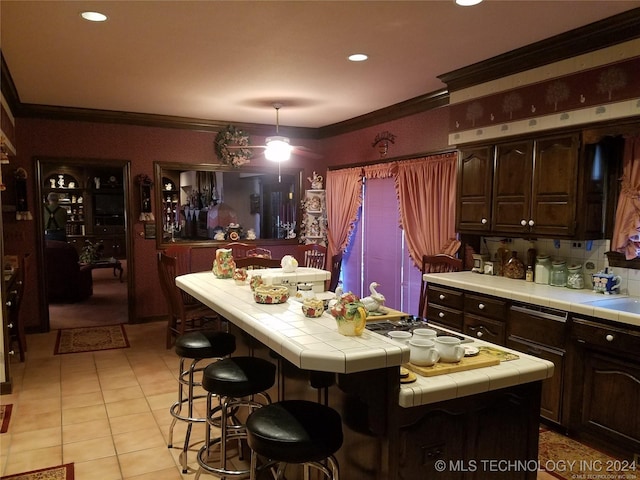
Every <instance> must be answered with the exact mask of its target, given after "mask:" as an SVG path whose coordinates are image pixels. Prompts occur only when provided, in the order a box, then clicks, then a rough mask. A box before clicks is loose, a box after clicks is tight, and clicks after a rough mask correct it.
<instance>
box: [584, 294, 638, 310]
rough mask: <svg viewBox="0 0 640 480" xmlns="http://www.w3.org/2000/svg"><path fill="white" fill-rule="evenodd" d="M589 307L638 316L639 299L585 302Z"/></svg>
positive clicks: (610, 299) (608, 299) (609, 299)
mask: <svg viewBox="0 0 640 480" xmlns="http://www.w3.org/2000/svg"><path fill="white" fill-rule="evenodd" d="M586 303H588V304H589V305H593V306H594V307H600V308H609V309H611V310H618V311H621V312H628V313H637V314H640V299H636V298H626V297H625V298H607V299H605V300H596V301H595V302H586Z"/></svg>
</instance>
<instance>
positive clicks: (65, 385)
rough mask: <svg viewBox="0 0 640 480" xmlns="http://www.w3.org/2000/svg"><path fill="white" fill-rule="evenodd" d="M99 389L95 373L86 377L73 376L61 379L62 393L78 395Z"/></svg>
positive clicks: (64, 394)
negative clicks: (69, 378) (68, 378)
mask: <svg viewBox="0 0 640 480" xmlns="http://www.w3.org/2000/svg"><path fill="white" fill-rule="evenodd" d="M100 390H101V387H100V381H99V380H98V376H97V375H93V376H89V377H87V378H84V379H83V378H73V379H71V380H63V381H62V389H61V391H62V395H63V396H69V395H79V394H82V393H89V392H99V391H100Z"/></svg>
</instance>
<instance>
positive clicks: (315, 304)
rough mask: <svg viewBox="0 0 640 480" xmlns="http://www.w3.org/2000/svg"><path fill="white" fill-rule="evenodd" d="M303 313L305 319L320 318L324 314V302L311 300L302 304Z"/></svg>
mask: <svg viewBox="0 0 640 480" xmlns="http://www.w3.org/2000/svg"><path fill="white" fill-rule="evenodd" d="M302 312H303V313H304V315H305V317H309V318H318V317H321V316H322V314H323V313H324V302H323V301H322V300H316V299H315V298H310V299H307V300H305V301H304V302H302Z"/></svg>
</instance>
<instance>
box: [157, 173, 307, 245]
mask: <svg viewBox="0 0 640 480" xmlns="http://www.w3.org/2000/svg"><path fill="white" fill-rule="evenodd" d="M154 167H155V181H156V185H157V188H155V189H154V190H155V192H156V206H157V209H158V210H157V214H156V239H157V243H158V247H160V246H162V245H165V246H166V245H169V244H171V243H176V242H179V243H201V242H207V243H209V242H233V241H238V240H240V241H252V240H260V241H262V240H277V241H287V240H291V241H297V240H296V238H297V235H298V230H299V219H298V217H299V205H300V198H301V197H300V195H301V193H300V192H301V191H302V169H296V168H281V169H280V172H278V171H277V170H276V169H275V168H274V167H256V166H246V167H245V166H243V167H240V168H231V167H226V166H224V165H209V164H197V165H192V164H186V163H162V162H156V163H155V164H154Z"/></svg>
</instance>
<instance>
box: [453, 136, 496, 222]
mask: <svg viewBox="0 0 640 480" xmlns="http://www.w3.org/2000/svg"><path fill="white" fill-rule="evenodd" d="M492 176H493V147H478V148H474V149H468V150H462V151H461V152H460V160H459V163H458V202H457V206H456V208H457V213H456V229H457V230H458V231H460V232H463V231H466V232H487V231H489V229H490V227H491V222H490V218H491V182H492Z"/></svg>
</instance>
